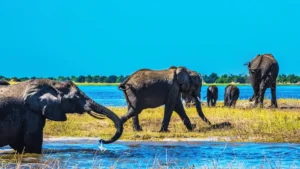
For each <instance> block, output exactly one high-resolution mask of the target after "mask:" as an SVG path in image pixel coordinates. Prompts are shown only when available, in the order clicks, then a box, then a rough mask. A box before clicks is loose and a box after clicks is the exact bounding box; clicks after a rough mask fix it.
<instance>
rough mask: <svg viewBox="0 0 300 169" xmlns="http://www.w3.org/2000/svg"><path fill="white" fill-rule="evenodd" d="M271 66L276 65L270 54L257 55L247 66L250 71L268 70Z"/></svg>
mask: <svg viewBox="0 0 300 169" xmlns="http://www.w3.org/2000/svg"><path fill="white" fill-rule="evenodd" d="M273 64H277V61H276V60H275V58H274V56H273V55H272V54H263V55H257V56H256V57H255V58H254V59H253V60H252V61H251V62H250V65H249V69H250V70H257V69H264V68H268V67H270V66H271V65H273Z"/></svg>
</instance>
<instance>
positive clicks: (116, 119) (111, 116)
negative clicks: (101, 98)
mask: <svg viewBox="0 0 300 169" xmlns="http://www.w3.org/2000/svg"><path fill="white" fill-rule="evenodd" d="M90 106H91V109H92V110H93V112H95V113H98V114H100V115H104V116H107V117H108V118H109V119H111V120H112V121H113V122H114V124H115V127H116V129H117V131H116V133H115V135H114V136H113V137H112V138H110V139H108V140H103V139H100V140H99V142H102V143H103V144H109V143H112V142H115V141H117V140H118V139H119V138H120V137H121V135H122V133H123V125H122V123H121V121H120V119H119V117H118V116H117V115H116V114H115V113H114V112H112V111H111V110H109V109H108V108H106V107H104V106H102V105H100V104H98V103H96V102H94V101H91V105H90ZM89 114H90V113H89ZM93 117H94V116H93Z"/></svg>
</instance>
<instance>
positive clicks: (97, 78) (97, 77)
mask: <svg viewBox="0 0 300 169" xmlns="http://www.w3.org/2000/svg"><path fill="white" fill-rule="evenodd" d="M93 82H94V83H99V82H100V76H98V75H97V76H94V77H93Z"/></svg>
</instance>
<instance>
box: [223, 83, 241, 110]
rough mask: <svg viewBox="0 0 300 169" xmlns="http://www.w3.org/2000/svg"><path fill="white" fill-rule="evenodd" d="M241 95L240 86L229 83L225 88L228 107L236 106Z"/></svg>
mask: <svg viewBox="0 0 300 169" xmlns="http://www.w3.org/2000/svg"><path fill="white" fill-rule="evenodd" d="M239 96H240V90H239V88H238V87H236V86H234V85H228V86H227V87H226V88H225V95H224V106H227V107H231V106H233V107H235V105H236V102H237V100H238V98H239Z"/></svg>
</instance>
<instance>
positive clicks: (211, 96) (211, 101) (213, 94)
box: [206, 85, 219, 107]
mask: <svg viewBox="0 0 300 169" xmlns="http://www.w3.org/2000/svg"><path fill="white" fill-rule="evenodd" d="M218 94H219V91H218V87H217V86H215V85H211V86H209V87H208V88H207V94H206V98H207V106H208V107H210V106H211V107H215V106H216V104H217V100H218Z"/></svg>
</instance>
